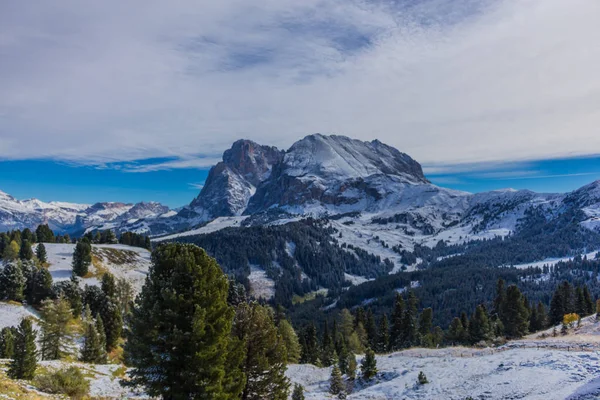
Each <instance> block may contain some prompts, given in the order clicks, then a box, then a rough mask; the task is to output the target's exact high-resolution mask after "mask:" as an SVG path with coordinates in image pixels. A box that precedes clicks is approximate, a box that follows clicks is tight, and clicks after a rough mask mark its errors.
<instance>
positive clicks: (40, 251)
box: [35, 243, 48, 264]
mask: <svg viewBox="0 0 600 400" xmlns="http://www.w3.org/2000/svg"><path fill="white" fill-rule="evenodd" d="M35 256H36V257H37V259H38V260H39V261H40V262H41V263H42V264H45V263H47V262H48V255H47V253H46V246H44V243H38V245H37V247H36V249H35Z"/></svg>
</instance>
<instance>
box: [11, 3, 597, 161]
mask: <svg viewBox="0 0 600 400" xmlns="http://www.w3.org/2000/svg"><path fill="white" fill-rule="evenodd" d="M452 3H455V4H454V6H452V5H451V4H452ZM456 3H462V6H459V5H456ZM417 4H421V5H419V6H414V7H409V8H405V9H402V10H394V9H391V8H389V7H387V6H385V4H384V3H383V2H382V3H367V2H363V1H354V2H353V1H347V0H304V1H302V2H298V1H293V0H263V1H254V2H249V1H247V0H223V1H219V2H209V1H195V0H194V1H192V0H176V1H173V2H162V1H146V0H143V1H142V0H137V1H128V2H117V1H105V2H95V3H90V2H80V1H78V0H59V1H55V2H54V1H53V2H43V1H27V2H12V3H5V4H3V5H2V10H1V12H0V60H1V61H0V93H2V94H1V95H0V158H8V159H26V158H38V157H47V158H55V159H61V160H68V161H75V162H81V163H91V164H102V163H112V162H117V161H118V162H122V161H133V160H141V159H146V158H157V157H161V158H163V157H164V158H172V159H175V160H176V161H172V162H171V164H170V165H164V163H162V164H161V163H159V166H155V167H151V166H138V167H136V168H137V170H138V171H142V170H143V169H144V168H146V169H148V168H162V169H164V168H177V167H178V166H179V167H181V166H182V165H185V163H191V164H193V163H196V164H195V165H198V163H202V162H201V161H197V160H195V155H196V154H199V153H201V154H207V155H208V158H209V159H212V158H214V157H218V156H219V155H220V153H221V152H222V151H223V150H224V149H226V148H227V147H229V145H230V144H231V142H233V141H234V140H236V139H238V138H241V137H244V138H250V139H253V140H255V141H257V142H260V143H265V144H274V145H277V146H279V147H284V148H285V147H287V146H289V145H290V144H291V143H292V142H294V141H296V140H297V139H299V138H300V137H302V136H304V135H306V134H310V133H315V132H322V133H336V134H345V135H348V136H352V137H356V138H360V139H364V140H367V139H374V138H379V139H380V140H382V141H384V142H386V143H389V144H391V145H394V146H396V147H397V148H399V149H400V150H401V151H404V152H406V153H408V154H410V155H411V156H413V157H415V158H416V159H417V160H419V161H420V162H422V163H424V164H428V165H433V166H435V165H438V164H440V165H449V164H456V163H471V164H473V163H479V162H490V161H492V162H493V161H500V160H529V159H541V158H549V157H559V156H572V155H584V154H593V153H600V135H599V134H598V132H597V129H598V128H597V127H598V126H600V80H598V78H597V69H598V65H600V46H598V44H597V40H598V37H600V24H598V18H599V17H600V2H598V1H597V0H573V1H564V0H504V1H498V2H493V3H484V2H478V1H474V0H471V1H466V0H465V1H463V2H456V1H454V2H453V1H451V0H445V1H444V0H430V1H427V2H421V3H417ZM442 5H443V6H444V7H442ZM211 162H212V160H211ZM167 164H168V163H167ZM136 168H133V169H134V170H135V169H136Z"/></svg>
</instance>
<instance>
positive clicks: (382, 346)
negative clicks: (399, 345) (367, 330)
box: [377, 314, 390, 353]
mask: <svg viewBox="0 0 600 400" xmlns="http://www.w3.org/2000/svg"><path fill="white" fill-rule="evenodd" d="M378 334H379V336H378V339H377V351H378V352H380V353H385V352H386V351H388V349H389V347H390V332H389V326H388V319H387V315H385V314H383V315H382V316H381V319H380V320H379V332H378Z"/></svg>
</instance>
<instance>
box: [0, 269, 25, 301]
mask: <svg viewBox="0 0 600 400" xmlns="http://www.w3.org/2000/svg"><path fill="white" fill-rule="evenodd" d="M24 290H25V276H24V275H23V269H22V268H21V263H20V262H18V263H17V262H11V263H8V264H6V265H5V266H4V270H2V272H0V293H2V295H3V297H5V298H6V299H7V300H12V301H23V298H24Z"/></svg>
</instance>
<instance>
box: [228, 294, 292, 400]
mask: <svg viewBox="0 0 600 400" xmlns="http://www.w3.org/2000/svg"><path fill="white" fill-rule="evenodd" d="M232 334H233V335H234V336H235V337H237V338H238V339H240V341H241V342H243V343H245V350H246V356H245V358H244V362H243V364H242V371H243V372H244V374H245V375H246V386H245V387H244V390H243V392H242V399H244V400H259V399H281V400H285V399H287V396H288V392H289V387H290V383H289V380H288V378H287V377H286V376H285V371H286V361H287V355H286V349H285V343H284V341H283V338H282V337H281V336H280V335H278V333H277V327H276V326H275V321H274V318H273V313H272V311H271V309H270V308H268V307H266V306H261V305H260V304H258V303H257V302H252V303H250V304H240V305H239V307H238V309H237V310H236V314H235V320H234V323H233V329H232Z"/></svg>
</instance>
